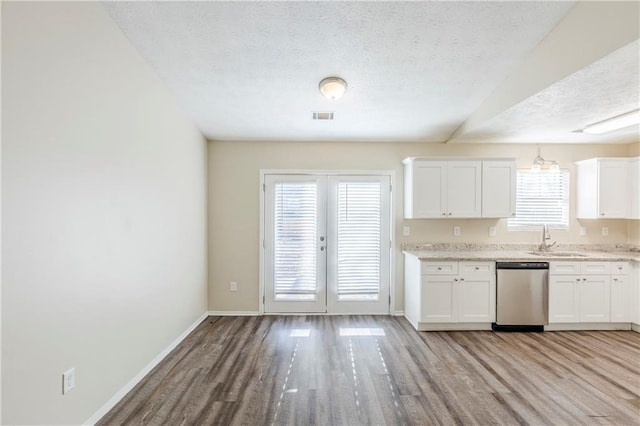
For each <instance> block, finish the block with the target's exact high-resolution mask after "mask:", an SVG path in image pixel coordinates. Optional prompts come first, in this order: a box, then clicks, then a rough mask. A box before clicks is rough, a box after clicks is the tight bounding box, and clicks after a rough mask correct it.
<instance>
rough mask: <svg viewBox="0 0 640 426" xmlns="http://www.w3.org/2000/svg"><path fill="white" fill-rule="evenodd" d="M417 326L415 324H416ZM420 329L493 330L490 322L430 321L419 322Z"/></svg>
mask: <svg viewBox="0 0 640 426" xmlns="http://www.w3.org/2000/svg"><path fill="white" fill-rule="evenodd" d="M414 327H415V325H414ZM417 330H418V331H487V330H489V331H491V323H490V322H478V323H475V322H465V323H462V322H461V323H455V322H454V323H430V322H419V323H418V327H417Z"/></svg>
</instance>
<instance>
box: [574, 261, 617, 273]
mask: <svg viewBox="0 0 640 426" xmlns="http://www.w3.org/2000/svg"><path fill="white" fill-rule="evenodd" d="M580 272H581V273H582V274H589V275H609V274H610V273H611V262H581V266H580Z"/></svg>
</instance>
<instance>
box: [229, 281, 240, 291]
mask: <svg viewBox="0 0 640 426" xmlns="http://www.w3.org/2000/svg"><path fill="white" fill-rule="evenodd" d="M229 290H231V291H238V283H237V282H235V281H231V284H230V285H229Z"/></svg>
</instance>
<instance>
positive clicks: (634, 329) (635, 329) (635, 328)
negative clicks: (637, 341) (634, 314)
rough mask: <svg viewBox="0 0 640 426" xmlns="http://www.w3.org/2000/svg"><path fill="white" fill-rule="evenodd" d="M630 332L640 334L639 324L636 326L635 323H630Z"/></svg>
mask: <svg viewBox="0 0 640 426" xmlns="http://www.w3.org/2000/svg"><path fill="white" fill-rule="evenodd" d="M631 330H633V331H635V332H636V333H640V324H636V323H635V322H633V323H631Z"/></svg>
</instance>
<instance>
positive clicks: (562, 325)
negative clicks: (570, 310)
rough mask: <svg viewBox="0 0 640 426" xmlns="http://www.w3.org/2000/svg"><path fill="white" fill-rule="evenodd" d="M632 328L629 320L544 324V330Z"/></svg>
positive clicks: (613, 329) (612, 329) (611, 329)
mask: <svg viewBox="0 0 640 426" xmlns="http://www.w3.org/2000/svg"><path fill="white" fill-rule="evenodd" d="M615 330H622V331H624V330H631V323H628V322H594V323H554V324H549V325H545V326H544V331H615Z"/></svg>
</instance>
